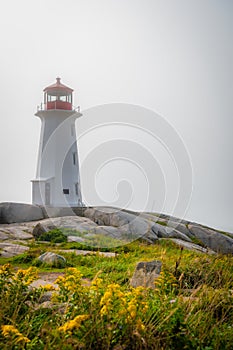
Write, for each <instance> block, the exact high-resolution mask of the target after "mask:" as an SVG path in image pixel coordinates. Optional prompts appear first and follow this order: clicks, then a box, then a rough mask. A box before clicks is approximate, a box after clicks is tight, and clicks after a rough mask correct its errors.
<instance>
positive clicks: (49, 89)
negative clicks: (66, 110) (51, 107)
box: [44, 78, 74, 93]
mask: <svg viewBox="0 0 233 350" xmlns="http://www.w3.org/2000/svg"><path fill="white" fill-rule="evenodd" d="M56 80H57V81H56V83H55V84H52V85H49V86H47V87H46V88H44V92H55V91H59V92H65V93H71V92H73V91H74V90H73V89H71V88H69V87H68V86H66V85H64V84H62V83H61V78H56Z"/></svg>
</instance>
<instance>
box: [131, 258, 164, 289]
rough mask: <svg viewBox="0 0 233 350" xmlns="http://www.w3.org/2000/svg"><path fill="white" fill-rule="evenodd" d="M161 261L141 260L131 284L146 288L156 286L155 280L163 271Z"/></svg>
mask: <svg viewBox="0 0 233 350" xmlns="http://www.w3.org/2000/svg"><path fill="white" fill-rule="evenodd" d="M161 268H162V263H161V261H158V260H154V261H141V262H139V263H138V264H137V266H136V269H135V271H134V274H133V277H132V278H131V280H130V285H131V286H132V287H134V288H136V287H139V286H142V287H146V288H152V289H154V288H155V280H156V278H158V277H159V274H160V272H161Z"/></svg>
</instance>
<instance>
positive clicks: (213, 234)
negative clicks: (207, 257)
mask: <svg viewBox="0 0 233 350" xmlns="http://www.w3.org/2000/svg"><path fill="white" fill-rule="evenodd" d="M188 228H189V231H190V232H191V233H192V234H193V235H194V237H195V238H196V239H198V240H199V241H201V242H202V243H203V245H204V246H205V247H208V248H210V249H212V250H214V251H215V252H217V253H222V254H232V253H233V238H231V237H229V236H227V235H226V234H223V233H220V232H218V231H214V230H211V229H209V228H205V227H201V226H200V225H188Z"/></svg>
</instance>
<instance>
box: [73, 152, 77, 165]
mask: <svg viewBox="0 0 233 350" xmlns="http://www.w3.org/2000/svg"><path fill="white" fill-rule="evenodd" d="M73 164H74V165H76V164H77V152H74V153H73Z"/></svg>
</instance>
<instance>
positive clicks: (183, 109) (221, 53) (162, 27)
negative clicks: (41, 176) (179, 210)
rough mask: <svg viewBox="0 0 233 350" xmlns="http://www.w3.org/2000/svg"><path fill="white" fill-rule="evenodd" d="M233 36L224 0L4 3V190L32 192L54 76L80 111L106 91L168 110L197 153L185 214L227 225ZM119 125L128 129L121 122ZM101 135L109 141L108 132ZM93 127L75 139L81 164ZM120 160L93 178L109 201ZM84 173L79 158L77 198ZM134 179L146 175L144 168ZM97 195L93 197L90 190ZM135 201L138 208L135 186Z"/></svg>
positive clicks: (0, 187)
mask: <svg viewBox="0 0 233 350" xmlns="http://www.w3.org/2000/svg"><path fill="white" fill-rule="evenodd" d="M232 36H233V2H232V1H231V0H188V1H187V0H98V1H96V0H95V1H94V0H85V1H84V0H66V1H63V0H40V1H32V0H21V1H16V0H13V1H11V0H9V1H7V2H5V3H4V4H1V12H0V45H1V46H0V47H1V55H0V91H1V111H0V160H1V172H0V180H1V181H0V201H17V202H28V203H30V202H31V184H30V180H31V179H33V178H34V177H35V171H36V163H37V152H38V144H39V135H40V121H39V119H38V118H36V117H35V116H34V113H35V112H36V106H37V105H38V104H39V103H40V102H41V101H42V97H43V96H42V91H43V88H44V87H45V86H47V85H49V84H51V83H53V82H54V81H55V78H56V76H60V77H61V78H62V82H64V83H65V84H67V85H68V86H71V87H72V88H73V89H74V90H75V105H80V106H81V110H82V111H83V118H85V110H86V111H87V113H86V114H87V120H88V111H89V110H90V109H93V108H94V107H95V106H98V105H104V104H111V103H124V104H131V105H137V106H142V107H145V108H146V109H148V110H151V111H154V112H156V113H157V114H158V115H160V116H161V117H162V118H164V120H165V121H166V122H167V123H168V124H169V125H171V127H172V128H173V129H174V130H175V131H176V133H177V134H178V135H179V136H180V138H181V139H182V140H183V143H184V145H185V148H186V149H187V152H188V154H189V157H190V160H191V164H192V169H193V178H192V184H193V193H192V198H191V201H190V204H189V208H188V210H187V212H186V214H185V217H186V218H188V219H190V220H193V221H196V222H199V223H203V224H207V225H210V226H213V227H216V228H220V229H223V230H229V231H233V216H232V209H233V204H232V196H233V185H232V178H233V166H232V149H233V140H232V130H233V113H232V112H233V102H232V101H233V40H232ZM90 115H92V113H91V114H90ZM83 120H84V119H83ZM79 123H80V127H81V125H82V123H84V121H82V122H81V121H79V120H78V121H77V125H76V127H77V133H78V134H79ZM146 127H148V125H147V126H146ZM154 127H155V126H154V125H153V128H154ZM117 132H119V135H118V134H117V137H118V136H119V137H120V133H121V132H122V133H124V137H125V139H126V140H127V137H128V138H130V137H131V136H130V135H131V134H127V130H126V129H125V130H124V131H122V130H120V129H119V130H118V131H117ZM100 135H101V139H102V141H103V142H104V141H105V137H106V135H107V134H106V132H105V131H104V130H102V133H100ZM100 135H99V136H98V135H97V136H96V138H95V137H87V138H86V139H85V138H82V139H80V141H79V155H80V163H81V168H82V162H83V161H84V160H85V155H86V154H87V153H88V150H89V149H94V148H95V144H96V142H97V139H98V138H99V137H100ZM115 136H116V135H115ZM136 137H137V135H135V138H136ZM98 140H99V139H98ZM108 140H109V138H108ZM98 142H99V141H98ZM143 143H144V142H143V140H140V145H143ZM145 144H146V139H145ZM151 147H152V146H151ZM103 152H104V149H103ZM155 153H156V151H155ZM100 166H101V164H100ZM108 171H109V173H108ZM116 171H117V170H116V168H115V163H114V164H113V168H112V169H110V170H108V169H106V174H107V175H106V174H105V175H104V174H102V175H101V171H100V172H99V178H98V179H97V181H96V186H97V191H98V192H99V193H102V195H103V196H107V197H109V198H107V199H108V200H109V201H110V202H111V199H112V198H113V197H114V195H113V196H111V189H113V188H114V181H113V178H112V177H111V179H110V180H109V182H108V179H109V176H108V175H109V174H113V173H114V174H115V173H116ZM119 175H120V176H121V179H124V178H125V177H128V179H127V180H128V181H129V183H131V181H132V182H133V176H134V170H133V169H130V167H129V164H127V165H126V166H125V165H124V164H123V162H122V161H121V162H119ZM101 176H102V177H101ZM154 176H155V177H156V173H155V174H154ZM88 179H89V174H88V169H87V168H85V167H83V173H81V182H82V187H83V196H84V198H85V188H88ZM140 179H141V180H140ZM115 181H116V182H117V179H115ZM137 181H139V183H140V181H142V186H143V183H144V182H143V181H144V180H143V176H142V175H139V176H138V178H137ZM106 189H107V190H106ZM114 191H115V189H114ZM114 191H113V192H114ZM114 193H115V192H114ZM135 193H136V192H135ZM91 200H92V198H91V195H90V194H88V202H89V204H90V202H91ZM93 201H94V202H93V204H97V203H95V196H94V195H93ZM135 201H136V202H135V206H134V207H135V208H136V209H138V210H140V209H141V208H140V196H138V197H137V196H136V199H135ZM158 208H159V207H158ZM159 209H160V208H159ZM155 210H156V208H155ZM164 211H165V212H169V206H168V207H165V208H164Z"/></svg>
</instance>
